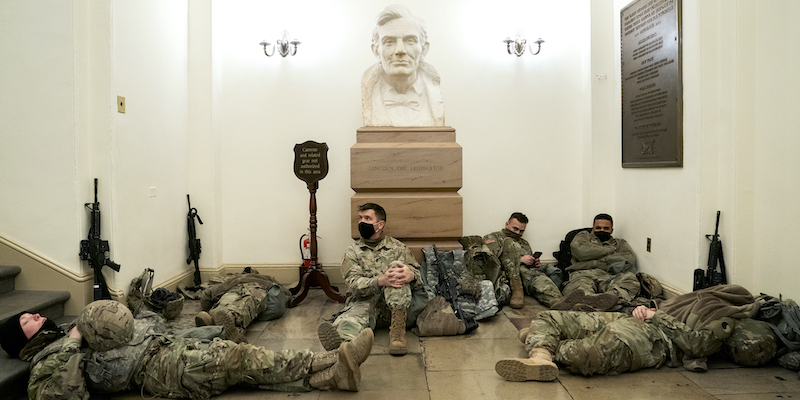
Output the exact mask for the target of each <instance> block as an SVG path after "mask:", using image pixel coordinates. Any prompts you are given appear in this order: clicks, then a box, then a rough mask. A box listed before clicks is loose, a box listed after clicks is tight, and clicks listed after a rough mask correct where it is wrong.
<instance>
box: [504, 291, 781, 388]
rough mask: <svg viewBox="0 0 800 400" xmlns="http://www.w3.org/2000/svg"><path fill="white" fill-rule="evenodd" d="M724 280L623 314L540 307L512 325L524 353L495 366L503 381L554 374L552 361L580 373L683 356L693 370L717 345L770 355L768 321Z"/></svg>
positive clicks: (756, 356) (674, 361) (736, 353)
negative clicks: (525, 324) (525, 323)
mask: <svg viewBox="0 0 800 400" xmlns="http://www.w3.org/2000/svg"><path fill="white" fill-rule="evenodd" d="M724 286H726V287H723V286H719V287H713V288H708V289H703V290H699V291H697V292H693V293H689V294H687V295H684V296H679V297H676V298H674V299H670V300H668V301H666V302H662V303H661V304H660V307H663V308H660V309H659V310H656V309H655V308H648V307H646V306H638V307H636V308H635V309H634V310H633V313H632V315H631V316H629V315H626V314H622V313H613V312H589V313H585V312H579V311H553V310H551V311H544V312H541V313H539V314H538V315H537V316H536V317H535V318H534V319H533V321H531V325H530V328H527V329H522V330H521V331H520V339H521V340H523V341H524V343H525V350H526V352H527V353H528V355H529V358H507V359H503V360H500V361H498V362H497V364H496V365H495V370H496V371H497V373H498V374H499V375H500V376H502V377H503V378H505V379H507V380H510V381H526V380H535V381H551V380H554V379H556V377H558V372H559V368H558V366H557V364H559V365H562V366H564V367H566V368H567V369H568V370H569V371H570V372H572V373H578V374H582V375H586V376H590V375H595V374H608V375H615V374H618V373H622V372H633V371H637V370H639V369H643V368H658V367H659V366H661V365H663V364H665V363H667V364H668V365H669V366H672V367H675V366H678V365H681V363H683V365H684V368H686V369H689V370H692V371H701V370H704V369H705V365H704V362H705V359H704V357H707V356H709V355H711V354H714V353H716V352H717V351H719V350H720V349H723V350H724V352H725V354H726V355H728V356H729V357H730V358H732V360H733V361H735V362H737V363H740V364H744V365H750V366H756V365H763V364H764V363H766V362H768V361H769V360H770V359H771V358H772V357H774V356H775V354H776V351H777V344H776V343H777V339H776V338H775V336H774V334H772V333H771V330H770V329H769V327H768V326H767V327H766V329H764V328H765V327H764V326H763V325H764V324H765V323H764V321H758V320H755V319H752V317H754V316H755V315H756V314H757V313H758V303H755V302H754V300H753V297H752V295H750V294H749V292H746V290H744V289H743V288H741V287H740V286H735V285H724ZM730 299H738V300H737V303H739V304H731V303H730V302H728V301H727V300H730ZM748 301H749V302H748ZM667 302H669V303H667ZM665 303H667V304H665ZM665 310H669V312H670V313H674V314H675V315H670V314H668V312H667V311H665ZM682 320H683V321H682Z"/></svg>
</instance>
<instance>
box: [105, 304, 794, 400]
mask: <svg viewBox="0 0 800 400" xmlns="http://www.w3.org/2000/svg"><path fill="white" fill-rule="evenodd" d="M340 308H341V305H340V304H339V303H335V302H333V301H330V300H328V298H327V297H326V296H325V294H324V293H323V292H322V291H321V290H313V291H312V292H311V293H310V294H309V296H308V297H307V298H306V299H305V300H304V301H303V302H302V303H300V305H299V306H297V307H295V308H291V309H289V310H288V311H287V313H286V315H284V316H283V317H282V318H281V319H278V320H276V321H270V322H257V323H254V324H252V325H251V326H250V327H249V329H248V331H247V335H246V336H247V339H248V341H249V342H250V343H253V344H258V345H261V346H264V347H268V348H270V349H275V350H280V349H306V348H310V349H311V350H315V351H321V350H322V346H321V345H320V344H319V341H318V340H317V325H318V324H319V322H320V321H322V320H323V319H326V318H328V317H330V315H331V314H333V313H334V312H336V311H338V310H339V309H340ZM543 309H544V308H543V307H542V306H541V305H539V304H538V303H537V302H536V301H535V300H534V299H533V298H530V297H526V305H525V308H523V309H521V310H513V309H510V308H505V309H504V310H503V311H502V312H501V313H498V314H497V315H496V316H494V317H492V318H491V319H489V320H485V321H481V323H480V326H479V328H478V329H477V330H476V331H475V332H473V333H471V334H469V335H465V336H458V337H435V338H418V337H417V336H414V335H413V334H412V333H410V332H409V333H408V336H407V338H408V340H409V354H407V355H405V356H402V357H396V356H391V355H389V353H388V331H387V330H386V329H379V330H378V331H377V332H376V335H375V345H374V347H373V349H372V355H371V356H370V357H369V359H367V361H366V362H365V363H364V364H363V365H362V366H361V373H362V382H361V391H359V392H358V393H350V392H325V391H317V390H315V391H313V392H309V393H300V394H298V393H277V392H266V391H260V390H254V389H249V388H231V389H229V390H228V391H226V392H225V393H224V394H223V395H222V396H219V397H217V398H218V399H227V400H234V399H267V400H269V399H301V400H305V399H319V400H327V399H388V400H392V399H398V400H399V399H402V400H417V399H419V400H422V399H431V400H444V399H522V398H524V399H548V400H559V399H572V400H583V399H591V400H605V399H626V400H629V399H635V400H648V399H681V400H695V399H722V400H761V399H787V398H794V399H800V379H798V375H797V373H796V372H792V371H790V370H787V369H784V368H782V367H780V366H779V365H778V364H777V363H773V364H771V365H769V366H765V367H760V368H744V367H740V366H737V365H735V364H731V363H728V362H726V361H724V360H723V359H713V360H710V361H709V367H710V370H709V371H708V372H705V373H693V372H689V371H686V370H684V369H683V368H667V367H662V368H660V369H649V370H643V371H638V372H635V373H629V374H622V375H618V376H594V377H589V378H586V377H583V376H577V375H571V374H570V373H568V372H565V371H561V373H560V376H559V378H558V380H556V381H554V382H506V381H504V380H503V379H502V378H501V377H500V376H499V375H497V373H495V371H494V365H495V362H497V360H499V359H501V358H505V357H521V356H523V353H524V351H523V348H522V343H520V341H519V339H517V330H518V327H522V326H527V325H528V323H529V322H530V318H531V316H532V315H533V314H534V313H535V312H538V311H539V310H543ZM197 311H199V304H198V302H194V301H192V302H187V304H186V306H185V307H184V310H183V313H182V316H181V317H180V318H179V319H177V320H176V321H175V322H173V324H174V325H184V324H190V323H191V322H193V317H194V313H196V312H197ZM93 397H94V398H97V397H96V396H93ZM143 397H144V398H151V396H150V395H149V394H147V393H145V394H144V396H143ZM107 398H108V399H115V400H122V399H125V400H133V399H140V398H142V395H141V394H140V393H138V392H128V393H120V394H117V395H114V396H112V397H107Z"/></svg>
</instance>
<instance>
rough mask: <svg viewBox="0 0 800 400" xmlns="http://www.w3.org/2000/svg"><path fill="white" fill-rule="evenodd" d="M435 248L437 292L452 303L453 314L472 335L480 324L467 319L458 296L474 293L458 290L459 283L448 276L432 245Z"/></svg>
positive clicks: (466, 331)
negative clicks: (437, 279) (437, 278)
mask: <svg viewBox="0 0 800 400" xmlns="http://www.w3.org/2000/svg"><path fill="white" fill-rule="evenodd" d="M431 247H433V256H434V264H435V267H436V272H437V273H438V275H439V282H438V283H437V284H436V292H437V293H439V294H440V295H442V297H444V299H445V300H446V301H447V302H448V303H450V305H451V306H452V307H453V313H454V314H455V315H456V317H458V319H460V320H461V322H463V323H464V327H465V328H466V329H465V331H464V333H470V332H472V331H474V330H475V328H477V327H478V323H477V322H475V320H474V319H472V318H470V317H467V316H466V315H465V314H464V311H463V310H462V309H461V306H460V305H459V304H458V296H459V295H462V294H467V295H471V294H472V293H471V292H470V291H469V290H463V289H459V288H458V281H457V280H456V279H455V278H453V277H452V276H449V275H447V271H445V268H444V263H442V260H440V259H439V253H438V251H437V250H436V245H432V246H431Z"/></svg>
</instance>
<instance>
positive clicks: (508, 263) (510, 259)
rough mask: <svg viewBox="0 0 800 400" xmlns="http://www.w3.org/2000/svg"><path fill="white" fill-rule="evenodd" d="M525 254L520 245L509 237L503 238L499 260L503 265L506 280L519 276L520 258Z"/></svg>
mask: <svg viewBox="0 0 800 400" xmlns="http://www.w3.org/2000/svg"><path fill="white" fill-rule="evenodd" d="M524 255H525V251H524V250H523V249H522V247H521V246H520V245H519V244H517V243H515V242H514V241H513V240H511V239H506V240H503V243H501V245H500V262H501V264H502V265H503V271H504V272H505V273H506V276H507V277H508V280H509V281H510V280H512V279H514V278H516V277H518V276H520V274H519V273H520V269H523V268H522V266H521V265H520V264H521V263H520V259H521V258H522V256H524Z"/></svg>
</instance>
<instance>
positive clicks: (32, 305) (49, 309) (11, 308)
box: [0, 290, 69, 321]
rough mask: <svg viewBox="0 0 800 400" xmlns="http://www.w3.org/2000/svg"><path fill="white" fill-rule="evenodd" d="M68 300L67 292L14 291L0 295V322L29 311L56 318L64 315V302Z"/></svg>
mask: <svg viewBox="0 0 800 400" xmlns="http://www.w3.org/2000/svg"><path fill="white" fill-rule="evenodd" d="M67 300H69V292H66V291H45V290H15V291H13V292H9V293H3V294H0V304H2V306H0V321H5V319H6V318H8V317H10V316H12V315H15V314H18V313H21V312H23V311H31V312H37V313H39V314H42V315H43V316H45V317H48V318H52V319H53V320H55V319H56V318H59V317H61V316H62V315H64V302H65V301H67Z"/></svg>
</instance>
